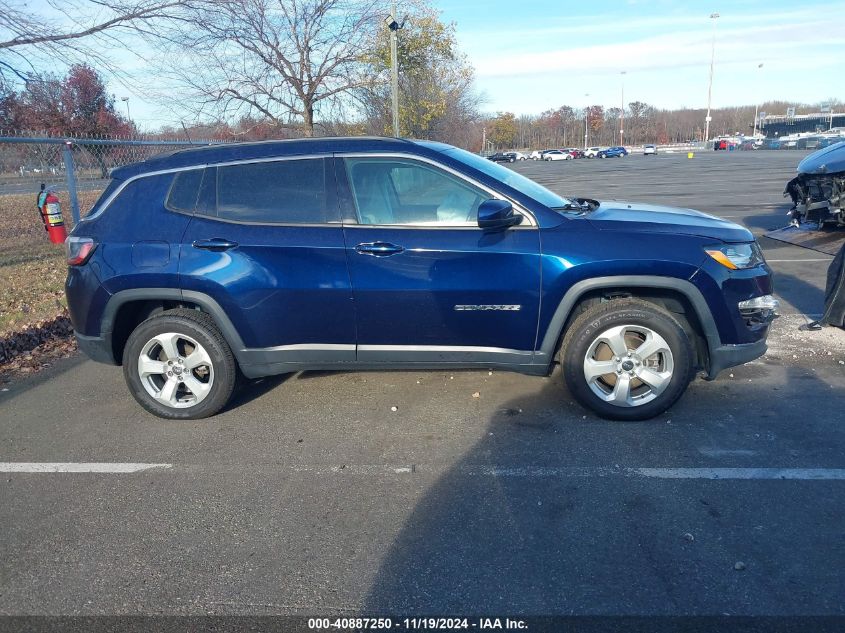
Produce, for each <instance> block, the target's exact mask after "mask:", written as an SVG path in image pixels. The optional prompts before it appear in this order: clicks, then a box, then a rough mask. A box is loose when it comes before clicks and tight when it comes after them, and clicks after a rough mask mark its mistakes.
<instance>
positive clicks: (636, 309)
mask: <svg viewBox="0 0 845 633" xmlns="http://www.w3.org/2000/svg"><path fill="white" fill-rule="evenodd" d="M617 326H632V331H635V330H636V329H637V328H642V329H643V330H651V331H652V332H653V333H656V334H658V335H659V336H660V337H662V339H663V341H664V342H665V343H666V344H667V345H668V349H669V351H670V352H671V354H669V355H664V354H663V353H661V355H660V356H659V359H660V360H659V362H660V363H671V365H672V367H671V378H669V379H668V384H667V385H666V386H665V387H664V388H663V390H662V391H661V392H660V393H659V394H657V395H656V396H654V397H653V398H652V399H650V401H649V400H647V398H649V397H651V396H652V395H653V390H651V387H650V386H649V385H648V384H647V383H644V382H639V379H638V378H636V376H633V375H631V377H630V381H631V382H630V383H627V384H631V385H634V384H635V383H637V382H639V385H638V386H637V387H636V388H633V387H632V389H631V391H630V393H631V394H634V392H635V391H636V390H638V389H639V390H640V391H641V392H643V391H645V392H647V393H646V394H645V395H640V396H635V397H634V399H633V401H635V402H636V399H637V398H641V399H642V401H641V403H640V404H637V405H636V406H620V405H617V404H612V403H609V402H606V401H605V400H603V399H602V398H600V397H599V395H597V394H596V393H595V392H594V391H593V389H594V388H596V389H599V390H600V391H601V390H603V389H604V388H605V387H607V388H608V389H611V390H612V387H611V385H607V384H606V383H605V382H604V381H605V380H606V379H607V380H609V379H610V378H613V379H614V382H615V379H616V376H615V375H614V374H613V373H608V374H607V375H606V376H608V378H605V377H601V378H599V379H597V380H593V381H588V379H587V377H586V375H585V374H586V372H587V369H586V367H587V362H588V361H587V355H588V353H590V354H591V358H592V352H591V349H598V348H594V346H595V344H596V341H597V339H598V338H599V337H600V335H601V334H603V333H606V332H608V331H609V330H612V328H615V327H617ZM635 334H636V332H635ZM623 336H628V335H627V334H623ZM599 345H601V344H599ZM628 349H629V350H630V349H632V348H630V347H628ZM607 350H610V347H609V346H608V347H607ZM602 351H604V350H602ZM633 352H634V353H635V352H636V348H633ZM561 355H562V361H563V362H562V364H563V375H564V378H565V380H566V384H567V386H568V387H569V391H570V392H571V393H572V396H573V397H574V398H575V399H576V400H577V401H578V402H579V403H580V404H581V405H583V406H584V407H586V408H587V409H590V410H592V411H594V412H595V413H597V414H598V415H599V416H601V417H603V418H607V419H610V420H647V419H649V418H653V417H654V416H656V415H659V414H661V413H663V412H664V411H666V409H668V408H669V407H671V406H672V405H673V404H675V402H677V400H678V398H680V397H681V395H682V394H683V393H684V391H685V390H686V388H687V385H689V383H690V381H691V380H692V378H693V376H694V374H695V365H694V354H693V346H692V343H691V341H690V340H689V337H688V336H687V333H686V332H685V331H684V328H683V327H682V326H681V324H680V323H679V322H678V321H677V320H676V319H675V318H674V317H673V316H672V315H671V314H670V313H668V312H666V311H665V310H663V309H661V308H660V307H658V306H656V305H654V304H652V303H648V302H646V301H641V300H637V299H620V300H615V301H610V302H606V303H601V304H598V305H596V306H593V307H591V308H589V309H587V310H586V311H585V312H584V313H582V314H580V315H579V316H578V317H577V318H576V319H575V321H574V322H573V323H572V325H570V327H569V329H568V330H567V331H566V335H565V336H564V339H563V344H562V346H561ZM667 356H668V360H667ZM617 358H618V357H615V356H614V357H613V359H606V360H605V361H603V362H608V363H612V361H615V360H616V359H617ZM649 358H650V359H652V360H651V361H650V362H654V360H655V359H654V357H653V356H650V357H649ZM634 360H636V354H635V357H634ZM626 361H628V359H627V358H624V357H623V358H621V362H620V363H619V364H615V363H614V364H615V365H616V366H618V367H620V368H621V366H622V363H625V362H626ZM643 364H645V363H643ZM625 366H626V367H627V364H626V365H625ZM642 369H643V370H645V369H647V368H646V367H642ZM617 371H618V370H617ZM633 371H636V372H639V371H640V369H638V368H637V367H634V368H633ZM627 373H629V374H630V372H627ZM626 380H627V379H626ZM591 382H593V383H595V384H594V386H591ZM614 393H615V392H614Z"/></svg>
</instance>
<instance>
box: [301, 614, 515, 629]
mask: <svg viewBox="0 0 845 633" xmlns="http://www.w3.org/2000/svg"><path fill="white" fill-rule="evenodd" d="M308 628H309V629H311V630H315V631H319V630H335V631H338V630H339V631H343V630H350V631H361V630H365V631H387V630H391V629H395V630H404V631H419V630H427V631H446V630H472V629H476V630H480V631H495V630H500V631H506V630H509V631H518V630H524V629H527V628H528V624H527V623H526V622H525V621H524V620H519V619H510V618H477V619H471V618H402V619H397V620H394V619H392V618H354V617H353V618H309V619H308Z"/></svg>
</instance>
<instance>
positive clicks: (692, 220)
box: [587, 200, 754, 242]
mask: <svg viewBox="0 0 845 633" xmlns="http://www.w3.org/2000/svg"><path fill="white" fill-rule="evenodd" d="M587 219H588V220H589V221H590V223H591V224H592V225H593V226H595V227H596V228H597V229H599V230H600V231H626V232H630V233H675V234H682V235H697V236H700V237H706V238H710V239H714V240H719V241H722V242H751V241H753V240H754V236H753V235H752V233H751V231H749V230H748V229H745V228H743V227H741V226H739V225H738V224H734V223H733V222H728V221H727V220H722V219H720V218H717V217H715V216H712V215H707V214H706V213H702V212H701V211H695V210H694V209H678V208H675V207H663V206H658V205H654V204H639V203H635V202H623V201H621V200H604V201H601V205H600V206H599V208H598V209H596V210H595V211H593V212H592V213H590V214H589V215H588V216H587Z"/></svg>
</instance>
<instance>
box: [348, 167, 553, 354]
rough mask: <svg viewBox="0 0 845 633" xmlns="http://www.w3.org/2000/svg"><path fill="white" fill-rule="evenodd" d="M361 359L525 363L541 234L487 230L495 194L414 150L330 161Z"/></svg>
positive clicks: (529, 228)
mask: <svg viewBox="0 0 845 633" xmlns="http://www.w3.org/2000/svg"><path fill="white" fill-rule="evenodd" d="M337 167H338V187H339V197H340V201H341V207H342V212H343V215H344V233H345V236H346V244H347V258H348V261H349V271H350V275H351V278H352V287H353V297H354V302H355V315H356V317H355V318H356V324H357V333H358V360H359V361H360V362H367V363H378V362H409V363H412V362H417V363H426V362H429V363H437V364H440V363H444V362H459V363H479V364H496V363H506V364H514V363H515V364H529V363H530V362H531V358H532V355H533V350H534V347H535V342H536V336H537V319H538V312H539V301H540V299H539V297H540V294H539V293H540V241H539V232H538V230H537V227H536V226H535V225H534V224H533V222H532V220H531V218H530V217H528V216H527V215H526V217H524V218H523V223H522V225H520V226H517V227H512V228H510V229H506V230H498V231H486V230H482V229H480V228H479V227H478V224H477V215H476V214H477V210H478V206H479V205H480V204H481V202H483V201H484V200H487V199H490V198H492V197H495V196H494V193H493V192H492V191H490V190H489V189H486V188H484V187H482V186H481V185H479V184H478V183H474V182H471V181H469V180H467V179H466V178H465V177H463V176H461V175H459V174H457V173H455V172H452V171H450V170H448V169H447V168H445V167H442V166H439V165H436V164H432V163H430V162H427V161H424V160H422V159H416V158H413V157H407V158H405V157H395V156H393V157H391V156H363V157H346V158H344V159H343V161H342V162H341V161H338V163H337Z"/></svg>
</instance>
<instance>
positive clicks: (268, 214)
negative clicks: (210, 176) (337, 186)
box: [217, 158, 328, 224]
mask: <svg viewBox="0 0 845 633" xmlns="http://www.w3.org/2000/svg"><path fill="white" fill-rule="evenodd" d="M217 217H218V218H220V219H221V220H231V221H237V222H255V223H262V224H263V223H268V224H324V223H326V222H327V220H328V218H327V210H326V161H325V160H324V159H322V158H306V159H295V160H281V161H272V162H265V163H246V164H243V165H228V166H223V167H218V168H217Z"/></svg>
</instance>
